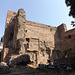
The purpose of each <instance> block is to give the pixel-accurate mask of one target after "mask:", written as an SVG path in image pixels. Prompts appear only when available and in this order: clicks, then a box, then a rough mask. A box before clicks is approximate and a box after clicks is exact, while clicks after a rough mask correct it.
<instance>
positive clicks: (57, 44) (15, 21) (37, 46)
mask: <svg viewBox="0 0 75 75" xmlns="http://www.w3.org/2000/svg"><path fill="white" fill-rule="evenodd" d="M74 41H75V29H72V30H69V31H67V28H66V25H65V24H61V25H59V26H58V27H52V26H48V25H44V24H40V23H36V22H32V21H28V20H26V14H25V11H24V10H23V9H19V10H18V12H17V13H16V12H13V11H9V10H8V12H7V18H6V25H5V33H4V44H3V51H2V56H1V61H4V62H6V63H8V64H10V62H11V61H12V60H13V59H16V58H17V57H19V56H21V55H28V56H29V60H30V61H31V64H33V65H36V66H37V65H38V64H48V63H49V62H50V61H51V62H54V61H55V59H59V58H62V55H63V53H64V51H65V50H70V56H75V42H74ZM23 60H24V59H23ZM26 60H27V58H25V61H26Z"/></svg>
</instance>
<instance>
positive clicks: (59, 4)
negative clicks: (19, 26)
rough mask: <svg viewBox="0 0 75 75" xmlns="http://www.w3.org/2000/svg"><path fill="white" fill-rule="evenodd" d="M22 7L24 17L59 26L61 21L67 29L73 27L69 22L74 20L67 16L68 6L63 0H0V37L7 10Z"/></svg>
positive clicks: (3, 29)
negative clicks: (24, 13)
mask: <svg viewBox="0 0 75 75" xmlns="http://www.w3.org/2000/svg"><path fill="white" fill-rule="evenodd" d="M20 8H23V9H24V10H25V12H26V19H27V20H30V21H34V22H38V23H42V24H47V25H50V26H55V27H57V26H59V25H60V24H62V23H65V24H66V25H67V28H68V29H72V28H73V27H72V26H71V25H70V22H71V21H72V20H74V19H73V18H72V17H69V16H68V13H69V8H67V7H66V5H65V0H1V1H0V38H1V37H2V36H3V34H4V31H5V22H6V15H7V11H8V10H11V11H15V12H17V11H18V9H20Z"/></svg>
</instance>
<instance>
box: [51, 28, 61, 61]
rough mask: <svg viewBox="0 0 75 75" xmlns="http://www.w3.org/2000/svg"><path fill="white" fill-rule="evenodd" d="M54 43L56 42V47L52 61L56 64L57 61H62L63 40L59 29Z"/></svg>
mask: <svg viewBox="0 0 75 75" xmlns="http://www.w3.org/2000/svg"><path fill="white" fill-rule="evenodd" d="M54 42H55V45H54V46H55V47H54V50H53V51H52V56H51V58H52V61H53V62H54V61H55V60H56V59H60V58H61V57H62V53H61V40H60V32H59V30H58V29H56V32H55V35H54Z"/></svg>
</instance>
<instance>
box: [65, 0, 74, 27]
mask: <svg viewBox="0 0 75 75" xmlns="http://www.w3.org/2000/svg"><path fill="white" fill-rule="evenodd" d="M65 3H66V5H67V7H68V6H69V7H70V12H69V16H72V17H73V18H75V0H65ZM71 25H73V27H74V26H75V21H72V22H71Z"/></svg>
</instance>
